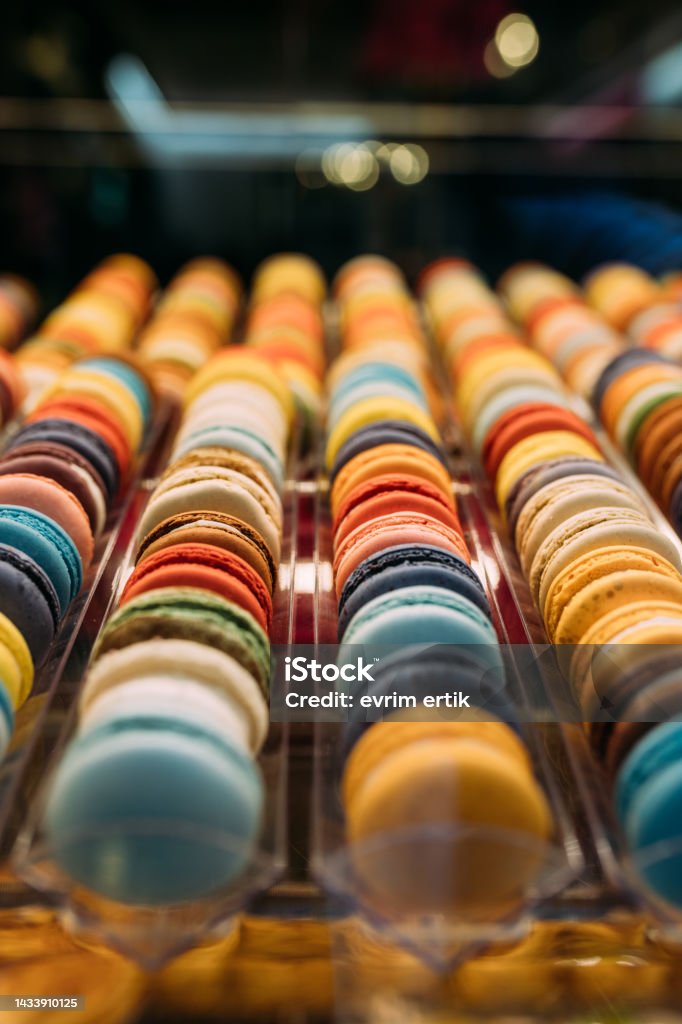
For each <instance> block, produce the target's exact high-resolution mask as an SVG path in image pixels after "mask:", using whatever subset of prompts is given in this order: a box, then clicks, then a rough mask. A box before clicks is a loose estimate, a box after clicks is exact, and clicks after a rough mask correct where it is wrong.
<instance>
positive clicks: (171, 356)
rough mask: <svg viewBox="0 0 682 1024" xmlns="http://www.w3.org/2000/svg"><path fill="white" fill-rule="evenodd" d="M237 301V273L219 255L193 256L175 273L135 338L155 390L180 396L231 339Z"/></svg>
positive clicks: (239, 297) (239, 296) (239, 293)
mask: <svg viewBox="0 0 682 1024" xmlns="http://www.w3.org/2000/svg"><path fill="white" fill-rule="evenodd" d="M241 303H242V284H241V281H240V279H239V276H238V275H237V273H236V271H234V270H233V269H232V267H230V266H229V265H228V264H227V263H225V262H224V261H223V260H219V259H216V258H213V257H202V258H198V259H194V260H191V261H190V262H189V263H187V264H185V266H183V267H182V268H181V269H180V270H179V271H178V272H177V274H176V275H175V277H173V279H172V280H171V281H170V283H169V284H168V285H167V287H166V288H165V289H164V291H163V294H162V295H161V297H160V298H159V301H158V302H157V304H156V306H155V308H154V315H153V317H152V318H151V319H150V321H149V322H148V323H147V324H146V325H145V327H144V328H143V330H142V331H141V332H140V334H139V336H138V338H137V341H136V349H137V352H138V355H139V357H140V359H141V360H142V362H143V364H144V365H145V367H146V368H147V371H148V372H149V374H150V376H151V378H152V380H153V382H154V384H155V386H156V388H157V389H158V391H159V392H161V393H162V394H167V395H170V396H172V397H173V398H175V399H178V398H181V397H182V395H183V393H184V390H185V388H186V386H187V384H188V383H189V381H190V380H191V379H192V377H193V376H194V374H195V373H196V372H197V370H198V369H200V367H201V366H203V364H204V363H205V362H206V360H207V359H209V358H210V357H211V356H212V355H213V353H214V352H216V351H217V350H218V349H219V348H221V347H222V346H223V345H226V344H228V342H229V341H230V340H231V339H232V334H233V330H234V326H235V322H236V320H237V316H238V314H239V312H240V309H241Z"/></svg>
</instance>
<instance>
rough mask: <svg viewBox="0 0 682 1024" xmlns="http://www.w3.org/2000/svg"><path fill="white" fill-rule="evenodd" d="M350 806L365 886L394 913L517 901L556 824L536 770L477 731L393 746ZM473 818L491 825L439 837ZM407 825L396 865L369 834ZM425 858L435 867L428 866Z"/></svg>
mask: <svg viewBox="0 0 682 1024" xmlns="http://www.w3.org/2000/svg"><path fill="white" fill-rule="evenodd" d="M346 813H347V830H348V835H349V839H350V841H351V843H353V844H354V847H353V850H352V856H353V861H354V867H355V870H356V872H357V874H358V876H359V878H360V879H361V882H362V884H363V887H364V889H365V890H366V891H367V892H368V894H369V896H370V899H371V901H372V902H373V903H375V904H378V905H379V907H380V908H382V909H385V910H389V911H392V912H394V913H395V912H403V913H404V912H408V913H428V912H435V913H442V912H443V910H444V909H446V910H447V909H448V907H449V906H452V908H457V910H458V911H459V912H461V911H462V908H464V907H467V906H469V907H472V906H473V907H477V906H479V907H480V906H490V905H498V904H502V906H505V905H508V904H509V903H514V902H515V901H517V900H519V899H520V898H521V896H522V892H523V888H524V885H525V883H527V882H528V881H529V880H530V878H531V877H532V875H533V873H534V872H535V870H536V869H537V867H538V865H539V862H540V860H541V856H542V855H541V848H542V842H543V841H544V840H545V839H546V838H547V836H548V834H549V830H550V818H549V813H548V810H547V805H546V801H545V799H544V797H543V795H542V792H541V791H540V789H539V787H538V785H537V783H536V782H535V781H534V780H533V778H532V776H530V774H529V773H528V772H527V771H524V770H523V769H522V768H520V767H519V766H518V765H517V764H516V763H515V762H514V761H513V760H511V759H509V758H508V757H505V756H503V755H502V754H501V753H498V752H497V751H495V750H493V749H492V748H491V747H490V746H488V745H486V744H481V743H478V742H476V740H475V739H474V740H472V741H471V742H466V741H461V742H452V741H450V740H444V739H431V740H424V741H423V742H421V743H413V744H410V745H409V746H407V747H405V748H404V749H402V750H397V751H395V752H393V753H392V754H391V755H389V756H388V757H386V758H385V759H384V760H383V761H382V763H381V764H380V765H379V766H377V767H376V768H375V769H374V771H373V772H372V773H371V774H370V776H369V779H368V780H367V782H366V784H365V786H363V787H362V788H361V789H360V792H359V794H358V795H357V796H356V798H355V799H354V800H353V801H352V802H351V804H350V806H349V807H348V808H347V812H346ZM464 823H466V825H468V826H474V825H475V826H480V827H481V831H480V832H479V833H478V838H474V837H472V836H471V835H470V838H469V839H467V840H464V839H459V840H458V839H455V849H454V851H453V844H452V840H450V841H449V842H447V843H442V841H441V842H439V841H438V839H437V838H434V836H433V832H432V831H430V827H433V826H434V825H439V824H440V825H442V826H450V827H452V826H460V827H461V826H462V825H463V824H464ZM422 826H423V827H425V831H424V832H422V833H420V831H419V829H420V827H422ZM406 828H409V829H410V832H411V834H412V835H413V836H414V839H413V840H412V842H407V843H403V844H400V845H394V848H393V855H392V858H391V861H390V865H389V863H388V862H387V859H386V853H385V851H383V852H382V851H381V850H379V849H377V848H376V845H375V846H374V847H373V845H372V843H371V842H369V841H370V840H373V839H378V838H379V837H386V841H388V842H390V837H391V835H392V834H397V835H399V834H401V833H402V832H403V831H404V830H405V829H406ZM486 828H489V829H491V830H492V832H491V833H486ZM498 830H499V831H498ZM492 833H494V834H495V836H496V838H495V837H494V836H493V834H492ZM505 833H506V834H508V835H509V837H510V838H509V842H505V841H504V838H503V836H504V835H505ZM520 836H526V837H527V838H528V839H529V840H531V842H530V843H529V844H528V846H524V845H523V844H520V845H517V844H516V843H515V842H514V840H513V839H512V837H520ZM533 840H535V841H537V844H538V845H537V846H534V845H533V843H532V841H533ZM365 843H366V844H367V845H366V846H365V845H363V844H365ZM424 863H429V864H430V865H431V870H430V871H428V872H424V871H422V870H420V867H419V866H420V865H423V864H424Z"/></svg>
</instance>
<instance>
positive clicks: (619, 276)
mask: <svg viewBox="0 0 682 1024" xmlns="http://www.w3.org/2000/svg"><path fill="white" fill-rule="evenodd" d="M681 282H682V277H681V276H680V274H679V273H670V274H666V275H665V276H664V277H663V278H662V279H661V280H660V281H659V280H656V278H654V277H652V276H651V275H650V274H648V273H647V272H646V271H645V270H643V269H642V268H641V267H637V266H634V265H633V264H631V263H608V264H605V265H604V266H600V267H597V268H596V269H595V270H593V271H592V273H591V274H589V275H588V277H587V278H586V280H585V283H584V290H585V298H586V299H587V301H588V302H589V303H590V305H591V306H593V307H594V309H596V310H597V311H598V312H599V313H600V314H601V316H602V317H603V318H604V319H605V320H606V321H607V322H608V323H610V324H611V325H612V326H613V327H615V329H616V330H618V331H621V332H623V333H624V334H628V335H629V337H630V338H631V339H632V341H634V342H635V344H637V345H643V346H644V347H645V348H652V349H655V350H657V351H659V352H661V354H662V355H666V356H668V357H669V358H671V359H676V360H679V359H680V358H682V304H681V300H682V287H681Z"/></svg>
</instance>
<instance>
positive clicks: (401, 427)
mask: <svg viewBox="0 0 682 1024" xmlns="http://www.w3.org/2000/svg"><path fill="white" fill-rule="evenodd" d="M382 444H407V445H411V446H412V447H413V448H419V449H421V451H424V452H428V453H429V455H434V456H435V457H436V458H437V459H438V460H439V461H440V462H442V463H443V465H444V466H445V465H446V460H445V455H444V454H443V451H442V449H441V447H440V445H438V444H436V442H435V441H434V440H433V438H431V437H429V435H428V434H427V433H425V432H424V431H423V430H421V429H420V428H419V427H417V426H414V425H413V424H412V423H406V422H404V421H403V420H377V421H376V422H375V423H370V424H369V425H368V426H366V427H361V428H360V429H359V430H356V431H355V433H354V434H353V435H352V436H351V437H349V438H348V440H347V441H344V443H343V444H342V445H341V447H340V449H339V451H338V454H337V456H336V458H335V459H334V465H333V466H332V469H331V473H330V483H332V484H333V483H334V480H335V478H336V476H337V474H338V473H340V472H341V470H342V469H343V467H344V466H345V465H346V463H348V462H350V460H351V459H353V458H355V456H356V455H360V454H361V453H362V452H366V451H369V450H370V449H371V448H377V447H378V446H379V445H382Z"/></svg>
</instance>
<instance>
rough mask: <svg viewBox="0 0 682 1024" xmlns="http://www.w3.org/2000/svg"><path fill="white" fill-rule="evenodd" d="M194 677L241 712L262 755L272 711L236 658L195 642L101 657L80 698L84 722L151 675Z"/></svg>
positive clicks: (136, 647)
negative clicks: (119, 691)
mask: <svg viewBox="0 0 682 1024" xmlns="http://www.w3.org/2000/svg"><path fill="white" fill-rule="evenodd" d="M152 674H153V675H162V676H163V675H166V676H167V677H168V678H171V679H173V678H175V677H180V678H183V679H184V678H192V679H193V680H196V681H198V682H200V683H201V684H202V685H204V686H206V687H208V688H209V689H213V690H215V691H216V692H218V693H220V694H222V695H223V696H224V697H225V698H226V699H229V700H230V701H232V702H233V703H235V704H237V705H238V706H239V707H241V708H242V710H243V712H244V713H245V714H246V716H247V718H248V720H249V723H250V729H249V733H250V738H251V748H252V750H253V751H254V752H257V751H258V750H260V748H261V746H262V744H263V742H264V740H265V736H266V733H267V729H268V724H269V722H268V707H267V704H266V703H265V699H264V697H263V693H262V691H261V689H260V688H259V686H258V684H257V683H256V681H255V679H254V677H253V676H252V675H251V674H250V673H249V672H247V671H246V669H245V668H243V666H242V665H240V664H239V662H238V661H236V660H235V658H233V657H231V656H230V655H228V654H225V653H224V652H223V651H217V650H213V649H212V648H210V647H208V646H206V645H205V644H201V643H195V642H194V641H192V640H162V639H158V638H155V639H152V640H147V641H143V642H142V643H139V644H132V645H131V646H129V647H124V648H122V649H120V650H114V651H109V653H107V654H105V655H103V656H102V657H101V658H98V659H97V661H95V662H94V664H93V665H92V666H91V667H90V670H89V671H88V675H87V678H86V681H85V685H84V687H83V689H82V690H81V694H80V697H79V714H80V717H81V718H82V717H83V716H84V715H85V714H86V713H87V711H88V709H89V708H90V707H91V706H92V704H93V703H95V702H96V701H97V700H98V699H99V697H100V696H101V695H102V694H104V693H108V692H110V691H111V690H112V689H115V688H116V687H118V686H119V685H121V684H124V683H127V682H130V681H131V680H133V681H134V680H135V679H142V678H144V677H145V676H146V675H152Z"/></svg>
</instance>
